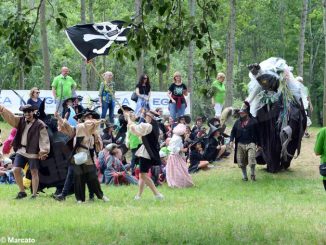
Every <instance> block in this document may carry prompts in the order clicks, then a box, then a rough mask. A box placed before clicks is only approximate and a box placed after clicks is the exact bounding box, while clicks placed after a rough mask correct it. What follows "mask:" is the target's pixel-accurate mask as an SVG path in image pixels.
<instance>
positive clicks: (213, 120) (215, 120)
mask: <svg viewBox="0 0 326 245" xmlns="http://www.w3.org/2000/svg"><path fill="white" fill-rule="evenodd" d="M220 124H221V121H220V119H218V118H216V117H213V118H211V119H209V120H208V121H207V125H208V126H209V127H210V125H213V126H217V127H218V126H219V125H220Z"/></svg>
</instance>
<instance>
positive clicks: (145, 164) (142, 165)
mask: <svg viewBox="0 0 326 245" xmlns="http://www.w3.org/2000/svg"><path fill="white" fill-rule="evenodd" d="M152 166H153V164H152V160H150V159H146V158H143V157H140V158H139V170H140V172H141V173H147V172H148V170H150V168H151V167H152Z"/></svg>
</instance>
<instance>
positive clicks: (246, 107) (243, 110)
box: [239, 101, 250, 115]
mask: <svg viewBox="0 0 326 245" xmlns="http://www.w3.org/2000/svg"><path fill="white" fill-rule="evenodd" d="M239 113H247V114H248V115H250V104H249V102H247V101H244V102H243V105H242V106H241V109H240V111H239Z"/></svg>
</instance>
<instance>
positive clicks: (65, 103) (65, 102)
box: [62, 97, 77, 106]
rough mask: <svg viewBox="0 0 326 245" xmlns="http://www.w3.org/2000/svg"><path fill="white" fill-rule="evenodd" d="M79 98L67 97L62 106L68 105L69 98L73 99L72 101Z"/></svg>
mask: <svg viewBox="0 0 326 245" xmlns="http://www.w3.org/2000/svg"><path fill="white" fill-rule="evenodd" d="M76 99H77V97H70V98H68V99H65V100H64V101H63V102H62V106H66V105H67V102H68V101H69V100H71V101H72V102H74V101H75V100H76Z"/></svg>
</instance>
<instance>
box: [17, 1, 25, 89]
mask: <svg viewBox="0 0 326 245" xmlns="http://www.w3.org/2000/svg"><path fill="white" fill-rule="evenodd" d="M17 14H18V16H19V18H21V14H22V0H18V1H17ZM19 63H20V64H19V89H24V88H25V73H24V63H23V62H19Z"/></svg>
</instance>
